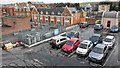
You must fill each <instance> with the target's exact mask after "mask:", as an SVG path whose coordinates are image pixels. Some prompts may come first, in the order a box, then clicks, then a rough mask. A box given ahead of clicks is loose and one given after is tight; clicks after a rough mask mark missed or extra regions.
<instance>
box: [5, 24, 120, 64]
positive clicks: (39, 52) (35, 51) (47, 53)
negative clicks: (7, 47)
mask: <svg viewBox="0 0 120 68" xmlns="http://www.w3.org/2000/svg"><path fill="white" fill-rule="evenodd" d="M71 31H78V32H79V33H80V35H79V39H80V40H81V41H83V40H86V39H89V37H91V36H92V35H93V34H94V33H102V34H103V38H105V36H106V35H108V34H107V33H104V31H94V29H93V26H89V27H87V28H79V27H75V28H73V29H71V30H69V31H67V32H71ZM112 35H115V37H116V39H118V35H117V33H114V34H112ZM117 41H118V40H116V43H115V46H114V48H113V49H110V50H109V51H108V54H107V56H106V57H105V59H104V61H103V63H96V62H91V61H89V60H88V56H85V57H82V56H77V54H76V53H75V51H73V52H72V53H70V54H68V53H65V52H62V51H61V49H53V48H51V45H50V44H49V41H48V42H45V43H43V44H40V45H39V46H35V47H32V48H30V49H28V48H25V49H24V48H22V47H19V48H15V49H14V50H12V51H11V53H12V55H11V53H6V52H3V65H5V66H6V65H8V64H11V65H13V66H16V65H17V64H19V63H26V65H25V66H27V65H28V66H29V65H33V66H69V65H70V66H106V65H107V64H108V62H109V60H110V59H109V58H110V57H111V55H112V54H113V53H114V50H116V48H117V45H118V44H117V43H118V42H117ZM5 53H6V54H5ZM9 55H11V56H9ZM12 56H14V57H16V58H19V59H15V60H16V61H15V60H14V63H12V62H11V60H12V59H11V57H12ZM113 58H114V57H113ZM4 60H5V61H4ZM19 60H20V61H19ZM7 61H9V62H7ZM18 61H19V62H18ZM73 62H74V63H73ZM21 66H24V64H23V65H22V64H21Z"/></svg>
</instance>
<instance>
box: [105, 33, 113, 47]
mask: <svg viewBox="0 0 120 68" xmlns="http://www.w3.org/2000/svg"><path fill="white" fill-rule="evenodd" d="M103 44H104V45H106V46H108V47H109V48H113V46H114V44H115V37H114V36H111V35H108V36H106V38H105V39H104V40H103Z"/></svg>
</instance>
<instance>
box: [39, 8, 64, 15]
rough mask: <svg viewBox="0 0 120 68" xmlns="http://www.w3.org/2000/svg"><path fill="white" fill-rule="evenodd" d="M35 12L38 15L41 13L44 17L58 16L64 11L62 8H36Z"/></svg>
mask: <svg viewBox="0 0 120 68" xmlns="http://www.w3.org/2000/svg"><path fill="white" fill-rule="evenodd" d="M37 10H38V12H39V13H40V14H41V12H43V14H44V15H60V14H61V13H62V12H63V11H64V8H38V9H37ZM46 12H48V14H46ZM59 13H60V14H59Z"/></svg>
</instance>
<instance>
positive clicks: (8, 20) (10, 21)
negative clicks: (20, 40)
mask: <svg viewBox="0 0 120 68" xmlns="http://www.w3.org/2000/svg"><path fill="white" fill-rule="evenodd" d="M30 28H31V25H30V19H29V18H28V17H26V18H20V17H19V18H17V17H3V26H2V35H5V34H9V33H13V32H18V31H22V30H27V29H30Z"/></svg>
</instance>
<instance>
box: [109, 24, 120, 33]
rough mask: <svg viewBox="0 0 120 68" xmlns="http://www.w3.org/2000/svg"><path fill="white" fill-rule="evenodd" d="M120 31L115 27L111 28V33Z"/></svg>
mask: <svg viewBox="0 0 120 68" xmlns="http://www.w3.org/2000/svg"><path fill="white" fill-rule="evenodd" d="M119 31H120V27H118V26H116V25H114V26H112V27H111V28H110V32H119Z"/></svg>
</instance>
